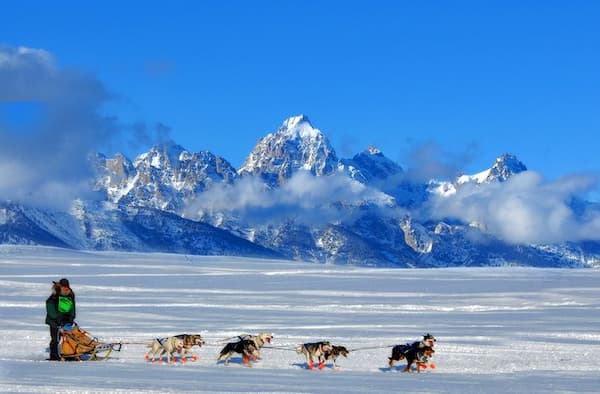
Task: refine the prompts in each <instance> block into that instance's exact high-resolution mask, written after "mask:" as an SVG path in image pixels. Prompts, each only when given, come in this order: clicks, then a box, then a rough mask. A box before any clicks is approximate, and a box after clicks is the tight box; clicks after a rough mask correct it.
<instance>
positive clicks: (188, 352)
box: [46, 278, 436, 372]
mask: <svg viewBox="0 0 600 394" xmlns="http://www.w3.org/2000/svg"><path fill="white" fill-rule="evenodd" d="M74 320H75V293H74V292H73V290H72V289H71V287H70V285H69V281H68V280H67V279H66V278H63V279H61V280H60V281H58V282H53V286H52V294H51V295H50V297H48V299H47V300H46V324H48V325H49V326H50V338H51V341H50V346H49V351H50V358H49V360H62V361H66V360H77V361H85V360H105V359H107V358H108V357H109V356H110V354H111V353H112V351H113V350H115V351H120V350H121V345H122V343H104V342H101V341H99V340H98V339H97V338H95V337H92V336H91V335H90V334H89V333H88V332H86V331H85V330H82V329H80V328H79V327H78V326H77V324H76V323H75V322H74ZM272 340H273V334H271V333H267V332H261V333H259V334H256V335H251V334H243V335H239V336H236V337H231V338H227V339H225V340H224V342H226V343H225V346H224V347H223V348H222V349H221V351H220V352H219V355H218V356H217V363H219V362H220V361H223V362H224V364H225V365H229V360H230V358H231V357H232V356H233V355H234V354H240V355H241V356H242V364H243V365H245V366H251V361H258V360H259V359H260V358H261V355H260V350H261V349H262V348H263V347H264V346H265V344H271V342H272ZM435 342H436V339H435V337H434V336H433V335H431V334H425V335H424V336H423V340H422V341H417V342H413V343H406V344H402V345H396V346H393V347H392V354H391V356H390V357H388V360H389V361H388V365H389V367H390V369H392V368H393V367H394V363H395V362H396V361H401V360H406V366H405V367H404V369H402V372H412V371H413V369H412V367H413V366H414V367H415V369H416V371H417V372H421V369H427V368H429V369H434V368H435V364H433V363H432V362H431V357H433V355H434V353H435V351H434V350H433V347H434V344H435ZM205 344H206V343H205V341H204V339H203V338H202V336H201V335H200V334H180V335H175V336H171V337H166V338H156V339H154V340H152V342H151V343H149V344H148V345H147V347H148V348H149V350H148V352H147V353H146V355H145V359H146V360H148V361H149V362H151V363H155V362H163V361H165V362H167V363H171V362H176V361H181V362H182V363H185V362H187V361H197V360H198V356H197V355H196V353H194V352H193V351H192V348H193V347H194V346H197V347H198V348H200V347H202V346H203V345H205ZM282 349H283V348H282ZM290 350H295V351H296V353H298V354H301V355H304V357H305V358H306V366H307V368H308V369H310V370H313V369H314V368H315V363H316V368H318V369H319V370H321V369H323V368H324V367H325V363H326V362H328V361H330V360H331V362H332V368H333V369H335V370H337V369H338V366H337V364H336V361H337V359H338V357H340V356H342V357H348V354H349V353H350V351H351V350H349V349H347V348H346V347H345V346H339V345H333V344H332V343H331V342H329V341H321V342H311V343H303V344H301V345H299V346H298V347H297V348H295V349H290ZM356 350H360V349H354V351H356Z"/></svg>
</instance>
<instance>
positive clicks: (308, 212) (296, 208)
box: [186, 171, 393, 224]
mask: <svg viewBox="0 0 600 394" xmlns="http://www.w3.org/2000/svg"><path fill="white" fill-rule="evenodd" d="M340 204H341V205H343V206H344V208H343V209H342V207H341V206H340ZM365 204H370V205H372V206H377V207H381V208H388V207H390V206H391V205H392V204H393V199H391V197H389V196H388V195H386V194H384V193H382V192H380V191H378V190H376V189H373V188H370V187H368V186H365V185H363V184H361V183H359V182H357V181H354V180H352V179H350V178H348V177H347V176H345V175H344V174H341V173H340V174H337V173H336V174H333V175H329V176H322V177H316V176H313V175H311V174H310V173H308V172H306V171H299V172H297V173H295V174H294V175H293V176H292V177H291V178H290V179H289V180H288V181H287V182H286V183H284V184H283V185H282V186H281V187H279V188H276V189H269V188H267V187H266V186H265V185H264V184H263V182H262V181H261V180H260V179H259V178H257V177H245V178H242V179H240V180H238V181H237V182H235V183H234V184H232V185H227V184H218V185H215V186H213V187H212V188H210V189H209V190H207V191H205V192H204V193H202V194H200V196H199V197H198V198H197V199H196V200H194V201H192V202H191V203H190V204H189V205H188V207H187V209H186V216H188V217H195V216H198V215H199V214H200V215H201V214H202V212H210V213H216V212H228V213H232V214H234V215H236V216H238V217H241V218H243V219H244V220H246V221H250V222H258V223H270V222H274V221H279V220H285V219H287V218H294V219H295V220H297V221H298V222H301V223H306V224H322V223H327V222H335V221H339V220H342V219H348V217H349V216H351V215H352V214H353V212H354V211H358V208H359V207H360V206H363V205H365Z"/></svg>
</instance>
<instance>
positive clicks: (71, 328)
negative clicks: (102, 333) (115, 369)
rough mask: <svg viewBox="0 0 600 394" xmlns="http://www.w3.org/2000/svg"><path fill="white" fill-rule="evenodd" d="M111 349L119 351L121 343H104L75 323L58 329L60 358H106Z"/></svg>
mask: <svg viewBox="0 0 600 394" xmlns="http://www.w3.org/2000/svg"><path fill="white" fill-rule="evenodd" d="M113 350H115V351H117V352H119V351H121V343H104V342H100V341H99V340H98V338H96V337H92V336H91V335H90V334H89V333H88V332H87V331H85V330H83V329H81V328H79V326H78V325H77V324H76V323H73V324H71V325H66V326H63V327H61V329H60V359H61V360H63V361H64V360H77V361H100V360H106V359H107V358H108V357H109V356H110V355H111V353H112V352H113Z"/></svg>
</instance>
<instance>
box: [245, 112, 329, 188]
mask: <svg viewBox="0 0 600 394" xmlns="http://www.w3.org/2000/svg"><path fill="white" fill-rule="evenodd" d="M337 162H338V159H337V156H336V154H335V150H334V149H333V147H332V146H331V144H330V142H329V140H328V139H327V137H326V136H325V135H324V134H323V133H322V132H321V131H320V130H319V129H316V128H314V127H313V125H312V124H311V123H310V121H309V120H308V117H307V116H306V115H298V116H294V117H291V118H288V119H286V120H285V121H284V122H283V124H282V125H281V127H279V129H278V130H277V131H276V132H275V133H270V134H267V135H266V136H265V137H263V138H261V139H260V140H259V141H258V143H257V144H256V146H255V147H254V149H253V150H252V152H251V153H250V155H249V156H248V157H247V158H246V161H245V162H244V164H243V166H242V167H241V168H240V169H239V170H238V173H239V174H240V175H258V176H260V177H262V178H263V180H264V181H265V182H266V183H267V184H269V185H270V186H277V185H280V184H282V183H284V182H285V181H286V180H287V179H288V178H289V177H291V176H292V174H294V173H295V172H297V171H298V170H305V171H308V172H310V173H311V174H313V175H318V176H320V175H327V174H330V173H332V172H334V171H335V168H336V166H337Z"/></svg>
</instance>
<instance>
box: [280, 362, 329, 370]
mask: <svg viewBox="0 0 600 394" xmlns="http://www.w3.org/2000/svg"><path fill="white" fill-rule="evenodd" d="M291 365H292V366H294V367H298V368H302V369H306V370H308V371H310V369H308V364H307V363H293V364H291ZM317 365H318V364H317ZM325 369H332V370H334V371H339V370H341V367H340V366H339V365H338V367H337V369H336V368H335V367H334V366H333V365H328V364H325V367H324V368H323V369H321V370H320V369H319V368H317V366H316V365H315V368H314V370H315V371H322V370H325Z"/></svg>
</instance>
